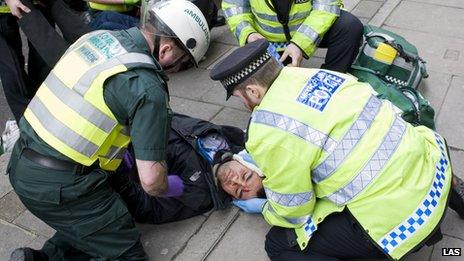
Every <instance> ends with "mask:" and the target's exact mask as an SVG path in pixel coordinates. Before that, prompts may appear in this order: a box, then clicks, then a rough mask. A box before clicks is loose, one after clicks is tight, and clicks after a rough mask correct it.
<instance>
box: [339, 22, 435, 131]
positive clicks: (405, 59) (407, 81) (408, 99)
mask: <svg viewBox="0 0 464 261" xmlns="http://www.w3.org/2000/svg"><path fill="white" fill-rule="evenodd" d="M364 37H365V41H364V43H363V45H362V47H361V49H360V51H359V54H358V57H357V58H356V61H355V62H354V63H353V65H352V66H351V68H350V69H349V70H348V72H349V73H350V74H352V75H354V76H356V77H357V78H358V79H359V81H361V82H367V83H369V84H370V85H371V86H372V87H373V88H374V90H375V91H376V92H377V93H378V95H377V96H378V97H379V98H381V99H386V100H389V101H390V102H391V103H393V105H395V106H396V107H398V108H399V109H400V110H401V111H402V117H403V119H404V120H406V121H408V122H410V123H412V124H414V125H424V126H427V127H429V128H431V129H433V130H434V129H435V123H434V117H435V112H434V110H433V108H432V107H431V106H430V103H429V101H428V100H426V99H425V98H424V97H423V96H422V95H421V94H420V92H419V91H418V90H417V88H418V87H419V84H420V82H421V80H422V78H427V77H428V74H427V71H426V69H425V61H424V60H422V59H421V58H420V57H419V56H418V54H417V49H416V47H415V46H414V45H412V44H411V43H409V42H408V41H406V40H405V39H404V38H403V37H401V36H399V35H397V34H395V33H392V32H390V31H388V30H385V29H382V28H378V27H375V26H372V25H365V26H364Z"/></svg>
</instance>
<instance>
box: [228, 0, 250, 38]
mask: <svg viewBox="0 0 464 261" xmlns="http://www.w3.org/2000/svg"><path fill="white" fill-rule="evenodd" d="M222 10H224V15H225V17H226V19H227V24H229V28H230V30H231V31H232V33H233V34H234V35H235V37H236V38H237V40H238V42H239V44H240V46H243V45H245V44H246V43H247V38H248V36H249V35H250V34H252V33H256V30H255V29H254V28H253V25H254V16H253V13H252V12H251V7H250V2H249V1H248V0H244V1H233V0H223V1H222Z"/></svg>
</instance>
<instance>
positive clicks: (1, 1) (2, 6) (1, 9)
mask: <svg viewBox="0 0 464 261" xmlns="http://www.w3.org/2000/svg"><path fill="white" fill-rule="evenodd" d="M7 13H11V10H10V8H9V7H8V6H7V5H6V2H5V0H0V14H7Z"/></svg>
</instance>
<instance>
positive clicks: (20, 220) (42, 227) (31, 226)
mask: <svg viewBox="0 0 464 261" xmlns="http://www.w3.org/2000/svg"><path fill="white" fill-rule="evenodd" d="M13 223H14V224H15V225H18V226H20V227H22V228H24V229H26V230H29V231H32V232H34V233H36V234H38V235H42V236H44V237H47V238H49V237H52V236H53V234H55V230H54V229H53V228H51V227H50V226H48V225H47V224H45V223H44V222H43V221H42V220H40V219H38V218H37V217H36V216H34V214H32V213H31V212H30V211H29V210H26V211H24V212H23V213H22V214H21V215H19V217H17V218H16V219H15V220H14V221H13Z"/></svg>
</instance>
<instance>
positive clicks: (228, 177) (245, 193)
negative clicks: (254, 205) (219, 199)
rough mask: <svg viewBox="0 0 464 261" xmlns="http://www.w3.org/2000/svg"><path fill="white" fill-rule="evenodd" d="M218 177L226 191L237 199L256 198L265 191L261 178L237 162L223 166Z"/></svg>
mask: <svg viewBox="0 0 464 261" xmlns="http://www.w3.org/2000/svg"><path fill="white" fill-rule="evenodd" d="M217 177H218V179H219V184H221V186H222V188H223V189H224V191H225V192H227V194H229V195H231V196H232V197H233V198H236V199H250V198H256V197H257V196H258V193H259V191H261V190H262V189H263V182H262V180H261V177H259V175H258V174H257V173H256V172H254V171H252V170H250V169H249V168H247V167H245V166H244V165H242V164H240V163H239V162H238V161H235V160H232V161H229V162H226V163H224V164H223V165H221V166H220V167H219V169H218V173H217Z"/></svg>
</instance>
